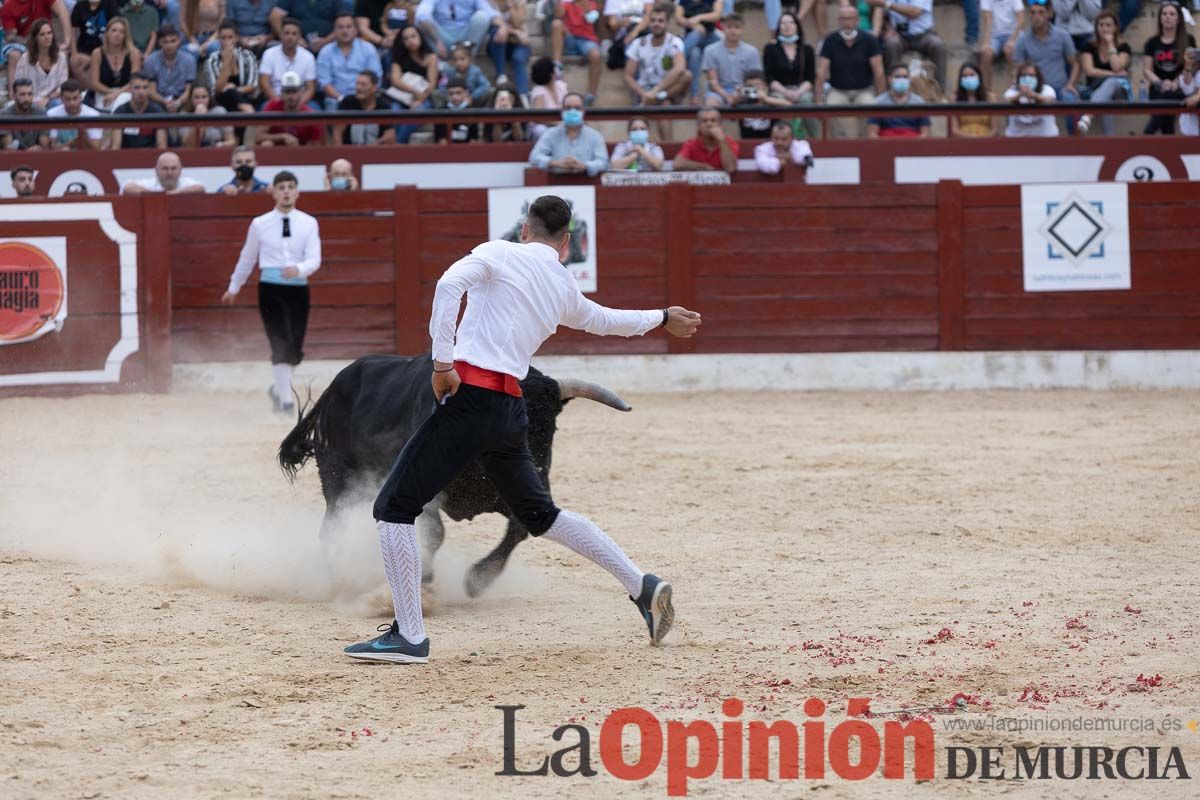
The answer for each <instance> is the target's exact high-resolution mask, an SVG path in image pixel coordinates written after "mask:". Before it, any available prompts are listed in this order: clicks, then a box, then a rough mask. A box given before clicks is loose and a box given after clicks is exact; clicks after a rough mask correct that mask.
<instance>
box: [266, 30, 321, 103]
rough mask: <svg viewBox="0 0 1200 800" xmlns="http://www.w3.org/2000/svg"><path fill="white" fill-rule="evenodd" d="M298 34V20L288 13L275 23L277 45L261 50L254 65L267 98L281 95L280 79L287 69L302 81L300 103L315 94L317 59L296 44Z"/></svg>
mask: <svg viewBox="0 0 1200 800" xmlns="http://www.w3.org/2000/svg"><path fill="white" fill-rule="evenodd" d="M302 35H303V34H302V33H301V31H300V22H299V20H295V19H292V18H290V17H289V18H288V19H285V20H284V21H283V22H282V23H281V24H280V25H279V46H278V47H269V48H267V50H266V52H264V53H263V55H262V61H261V62H260V63H259V65H258V85H259V88H260V89H261V90H262V96H263V97H264V98H266V99H267V101H271V100H280V99H282V97H281V93H282V88H283V87H282V81H283V76H284V73H287V72H294V73H296V74H297V75H299V76H300V79H301V81H302V83H303V89H301V91H300V105H307V104H308V103H309V102H311V101H312V99H313V97H315V96H316V94H317V59H316V56H314V55H313V54H312V53H310V52H308V51H307V50H305V49H304V48H303V47H301V46H300V41H301V36H302Z"/></svg>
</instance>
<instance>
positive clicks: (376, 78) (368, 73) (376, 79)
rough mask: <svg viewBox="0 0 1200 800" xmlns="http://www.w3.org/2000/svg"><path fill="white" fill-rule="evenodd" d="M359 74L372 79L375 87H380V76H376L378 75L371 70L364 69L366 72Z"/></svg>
mask: <svg viewBox="0 0 1200 800" xmlns="http://www.w3.org/2000/svg"><path fill="white" fill-rule="evenodd" d="M358 74H359V75H366V76H367V77H368V78H370V79H371V83H373V84H374V85H376V86H378V85H379V76H378V75H376V74H375V73H374V72H372V71H371V70H369V69H364V70H362V71H361V72H359V73H358Z"/></svg>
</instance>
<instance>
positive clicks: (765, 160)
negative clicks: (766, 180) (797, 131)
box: [754, 121, 813, 178]
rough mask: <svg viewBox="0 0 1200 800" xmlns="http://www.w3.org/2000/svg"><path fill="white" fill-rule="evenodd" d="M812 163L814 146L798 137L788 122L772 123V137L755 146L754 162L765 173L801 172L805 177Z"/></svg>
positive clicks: (801, 175) (787, 173) (783, 174)
mask: <svg viewBox="0 0 1200 800" xmlns="http://www.w3.org/2000/svg"><path fill="white" fill-rule="evenodd" d="M812 163H813V152H812V146H811V145H809V143H808V142H806V141H804V140H803V139H797V138H796V137H795V135H794V134H793V133H792V126H791V125H789V124H788V123H786V122H782V121H781V122H776V123H775V124H774V125H772V126H771V138H770V139H768V140H767V141H765V142H762V143H761V144H759V145H758V146H757V147H755V148H754V164H755V166H757V167H758V171H759V172H761V173H763V174H764V175H782V176H784V177H787V176H788V175H792V174H799V176H800V177H801V178H803V177H804V175H805V174H806V173H807V172H808V168H809V167H810V166H812Z"/></svg>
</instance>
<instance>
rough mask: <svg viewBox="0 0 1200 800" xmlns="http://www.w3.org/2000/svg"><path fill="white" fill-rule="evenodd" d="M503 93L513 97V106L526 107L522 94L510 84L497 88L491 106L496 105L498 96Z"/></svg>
mask: <svg viewBox="0 0 1200 800" xmlns="http://www.w3.org/2000/svg"><path fill="white" fill-rule="evenodd" d="M502 94H507V95H509V96H510V97H512V101H513V108H524V107H525V101H524V100H522V99H521V95H519V94H517V91H516V90H515V89H512V88H510V87H508V86H501V87H500V88H499V89H497V90H496V91H495V92H494V93H493V94H492V102H491V104H490V105H489V108H495V107H496V98H498V97H500V95H502ZM518 124H520V123H518Z"/></svg>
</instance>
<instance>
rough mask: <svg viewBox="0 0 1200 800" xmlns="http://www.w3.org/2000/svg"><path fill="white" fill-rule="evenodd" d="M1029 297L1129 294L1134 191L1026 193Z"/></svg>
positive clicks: (1061, 187)
mask: <svg viewBox="0 0 1200 800" xmlns="http://www.w3.org/2000/svg"><path fill="white" fill-rule="evenodd" d="M1021 231H1022V247H1023V255H1024V275H1025V291H1027V292H1060V291H1094V290H1112V289H1129V288H1130V286H1131V276H1130V268H1129V187H1128V185H1127V184H1124V183H1079V184H1039V185H1032V186H1022V187H1021Z"/></svg>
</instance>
